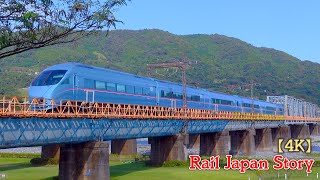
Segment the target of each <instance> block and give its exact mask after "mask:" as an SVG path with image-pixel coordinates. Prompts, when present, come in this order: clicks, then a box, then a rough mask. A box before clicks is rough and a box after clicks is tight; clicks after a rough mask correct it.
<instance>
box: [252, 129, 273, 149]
mask: <svg viewBox="0 0 320 180" xmlns="http://www.w3.org/2000/svg"><path fill="white" fill-rule="evenodd" d="M255 146H256V150H257V151H260V152H263V151H267V152H272V150H273V148H272V133H271V129H270V128H264V129H256V136H255Z"/></svg>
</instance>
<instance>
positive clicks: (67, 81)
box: [61, 78, 70, 85]
mask: <svg viewBox="0 0 320 180" xmlns="http://www.w3.org/2000/svg"><path fill="white" fill-rule="evenodd" d="M69 79H70V78H67V79H65V80H63V81H62V83H61V85H63V84H70V80H69Z"/></svg>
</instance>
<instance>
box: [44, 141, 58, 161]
mask: <svg viewBox="0 0 320 180" xmlns="http://www.w3.org/2000/svg"><path fill="white" fill-rule="evenodd" d="M59 156H60V145H58V144H53V145H46V146H42V147H41V158H55V159H59Z"/></svg>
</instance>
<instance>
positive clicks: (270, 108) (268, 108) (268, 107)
mask: <svg viewBox="0 0 320 180" xmlns="http://www.w3.org/2000/svg"><path fill="white" fill-rule="evenodd" d="M266 109H267V110H271V111H275V110H276V108H274V107H270V106H267V107H266Z"/></svg>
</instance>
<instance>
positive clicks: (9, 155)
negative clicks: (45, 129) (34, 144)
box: [0, 152, 40, 158]
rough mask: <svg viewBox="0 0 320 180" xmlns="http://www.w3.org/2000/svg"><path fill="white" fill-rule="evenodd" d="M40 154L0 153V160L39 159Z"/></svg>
mask: <svg viewBox="0 0 320 180" xmlns="http://www.w3.org/2000/svg"><path fill="white" fill-rule="evenodd" d="M39 157H40V154H35V153H3V152H2V153H0V158H39Z"/></svg>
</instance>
